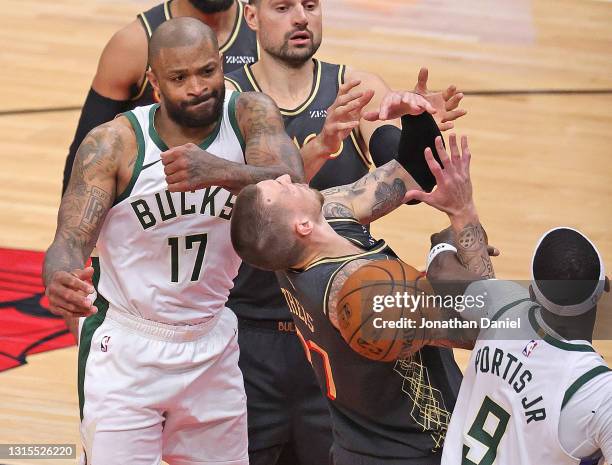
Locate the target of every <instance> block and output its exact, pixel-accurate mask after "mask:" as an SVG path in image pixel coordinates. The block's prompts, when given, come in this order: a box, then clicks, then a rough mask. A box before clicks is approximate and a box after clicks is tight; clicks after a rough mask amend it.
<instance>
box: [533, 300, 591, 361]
mask: <svg viewBox="0 0 612 465" xmlns="http://www.w3.org/2000/svg"><path fill="white" fill-rule="evenodd" d="M539 307H540V306H539V305H534V306H533V307H531V308H530V309H529V323H530V324H531V326H532V327H533V329H534V330H535V332H537V333H538V335H539V336H540V337H541V338H542V339H544V340H545V341H546V342H548V343H549V344H550V345H551V346H554V347H556V348H557V349H562V350H569V351H572V352H595V349H593V348H592V347H591V346H588V345H586V344H570V343H569V342H565V341H560V340H559V339H557V338H555V337H553V336H552V335H551V334H549V333H547V332H546V329H544V328H543V327H542V326H541V325H540V323H538V319H537V318H536V316H535V311H536V309H537V308H539Z"/></svg>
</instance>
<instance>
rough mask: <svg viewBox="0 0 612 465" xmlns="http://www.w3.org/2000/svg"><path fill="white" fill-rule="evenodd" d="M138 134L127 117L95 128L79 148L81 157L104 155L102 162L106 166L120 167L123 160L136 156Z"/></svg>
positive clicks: (120, 117)
mask: <svg viewBox="0 0 612 465" xmlns="http://www.w3.org/2000/svg"><path fill="white" fill-rule="evenodd" d="M136 152H137V143H136V134H135V132H134V129H133V128H132V126H131V124H130V122H129V121H128V119H127V118H126V117H125V116H119V117H117V118H115V119H114V120H112V121H109V122H107V123H104V124H101V125H100V126H97V127H95V128H93V129H92V130H91V131H89V133H88V134H87V136H86V137H85V139H84V140H83V143H82V144H81V147H79V152H78V154H80V156H81V157H82V158H83V157H84V158H87V157H90V156H92V154H97V155H104V159H101V162H103V164H105V165H106V166H109V167H110V166H119V164H120V163H121V161H122V160H124V159H126V158H128V157H133V156H135V154H136Z"/></svg>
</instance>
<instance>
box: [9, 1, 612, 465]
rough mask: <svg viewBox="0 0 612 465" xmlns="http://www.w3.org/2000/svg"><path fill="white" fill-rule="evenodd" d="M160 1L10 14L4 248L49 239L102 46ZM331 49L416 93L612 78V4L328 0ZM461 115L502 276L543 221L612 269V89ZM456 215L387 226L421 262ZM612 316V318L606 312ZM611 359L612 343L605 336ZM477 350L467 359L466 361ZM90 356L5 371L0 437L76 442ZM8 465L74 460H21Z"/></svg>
mask: <svg viewBox="0 0 612 465" xmlns="http://www.w3.org/2000/svg"><path fill="white" fill-rule="evenodd" d="M153 3H154V2H152V1H149V0H147V1H136V0H133V1H131V2H129V1H128V2H126V1H119V0H58V1H54V2H47V1H43V0H4V1H3V15H2V16H0V69H1V70H2V72H0V157H2V158H1V159H2V170H1V171H0V212H1V219H0V225H1V226H0V246H3V247H16V248H26V249H36V250H42V249H44V248H46V247H47V246H48V244H49V243H50V242H51V240H52V237H53V232H54V227H55V216H56V212H57V206H58V201H59V192H60V184H61V173H62V169H63V164H64V157H65V154H66V151H67V147H68V145H69V144H70V141H71V138H72V136H73V133H74V128H75V126H76V121H77V118H78V115H79V113H78V111H64V112H60V111H57V112H47V113H25V114H3V113H5V112H8V111H11V110H22V109H40V108H48V107H73V106H80V105H81V104H82V102H83V99H84V96H85V94H86V92H87V89H88V87H89V84H90V82H91V78H92V76H93V73H94V71H95V68H96V63H97V59H98V56H99V54H100V52H101V50H102V47H103V46H104V44H105V43H106V41H107V40H108V38H109V37H110V36H111V35H112V33H113V32H114V31H115V30H116V29H118V28H119V27H120V26H121V25H123V24H125V23H127V22H128V21H130V20H131V19H132V18H133V17H134V15H135V14H136V13H137V12H138V11H140V10H143V9H145V8H147V7H148V6H149V5H152V4H153ZM323 5H324V15H325V37H324V45H323V47H322V49H321V52H320V53H319V56H320V57H321V58H323V59H326V60H328V61H336V62H344V63H347V64H349V65H351V66H354V67H356V68H360V69H366V70H370V71H375V72H378V73H379V74H381V75H382V76H383V77H385V79H386V80H387V81H388V82H389V84H390V85H392V86H393V87H397V88H400V87H401V88H410V87H412V86H413V85H414V82H415V79H416V75H417V72H418V68H419V67H420V66H423V65H427V66H428V67H429V69H430V81H431V82H430V84H431V85H430V87H432V88H437V89H439V88H442V87H443V86H445V85H447V84H450V83H455V84H457V85H458V86H460V88H461V89H463V90H466V91H469V90H472V91H474V90H489V91H495V90H534V89H536V90H537V89H560V90H563V89H583V90H584V89H612V56H611V54H610V50H611V49H612V29H611V28H610V27H609V25H610V24H612V4H611V3H610V2H607V1H602V0H600V1H595V0H584V1H579V0H572V1H570V0H555V1H552V0H533V1H529V0H512V1H510V0H495V1H493V0H469V1H468V0H427V1H425V0H377V1H371V0H325V1H324V2H323ZM464 106H465V108H467V109H468V111H469V114H468V116H466V117H465V118H464V119H463V120H461V121H460V122H459V123H458V124H457V130H458V132H459V133H462V134H463V133H465V134H468V135H469V136H470V137H471V139H470V140H471V146H472V153H473V163H472V166H473V178H474V187H475V195H476V199H477V204H478V207H479V211H480V216H481V219H482V222H483V224H484V225H485V226H486V228H487V231H488V233H489V237H490V240H491V242H492V243H494V244H495V245H496V246H498V247H499V248H500V249H501V250H502V256H501V257H499V258H498V259H496V260H495V267H496V270H497V274H498V276H499V277H502V278H508V279H511V278H514V279H526V278H528V267H529V262H530V258H531V251H532V249H533V246H534V244H535V241H536V240H537V238H538V237H539V236H540V234H541V233H542V232H544V231H545V230H547V229H548V228H550V227H553V226H556V225H560V224H565V225H570V226H574V227H578V228H580V229H582V230H584V231H585V232H586V233H587V234H589V236H590V237H592V239H593V240H594V241H595V242H596V243H597V244H598V246H599V247H600V250H601V252H602V254H603V256H604V258H605V260H606V262H607V264H608V268H609V269H610V268H612V261H611V260H612V235H611V234H610V232H611V230H612V214H611V213H612V207H611V204H612V164H611V163H610V158H611V156H612V149H611V147H612V130H611V129H612V116H611V114H612V113H611V112H610V108H612V95H611V94H610V93H608V94H590V95H555V94H552V95H551V94H545V93H544V94H519V95H497V96H486V97H485V96H467V97H466V99H465V103H464ZM445 226H446V221H445V218H444V216H443V215H441V214H439V213H437V212H434V211H432V210H431V209H429V208H427V207H425V206H417V207H405V208H401V209H400V210H399V211H397V212H395V213H393V214H392V215H390V216H388V217H387V218H384V219H383V220H381V221H380V222H379V223H378V224H376V225H375V227H374V232H375V234H377V235H384V237H385V238H387V239H388V241H389V242H390V243H391V245H392V246H393V247H394V248H395V249H396V250H397V251H398V252H399V253H400V254H401V255H402V257H403V258H404V259H405V260H406V261H407V262H408V263H412V264H414V265H415V266H421V265H422V264H423V262H424V257H425V254H426V251H427V249H428V238H429V235H430V234H431V233H432V232H434V231H436V230H438V229H441V228H443V227H445ZM608 314H609V312H608ZM608 324H611V323H610V322H609V321H608ZM596 346H597V347H598V349H599V350H600V351H601V352H602V353H603V354H604V355H606V356H608V357H610V356H612V344H611V343H609V342H605V343H601V342H599V343H597V344H596ZM465 356H466V354H465V353H463V354H460V358H461V360H462V363H465ZM77 421H78V408H77V400H76V351H75V349H74V348H70V349H64V350H59V351H56V352H52V353H47V354H41V355H37V356H33V357H30V359H29V364H28V365H27V366H24V367H21V368H17V369H15V370H11V371H9V372H6V373H3V374H0V443H10V442H27V443H34V442H43V443H45V442H46V443H49V442H62V443H78V442H79V440H78V425H77ZM0 463H6V464H20V465H24V464H29V463H32V464H33V465H36V464H40V465H42V464H45V463H49V464H51V463H56V464H59V463H73V462H72V461H64V462H62V461H44V460H40V461H38V460H37V461H32V462H28V461H27V460H20V461H10V460H0Z"/></svg>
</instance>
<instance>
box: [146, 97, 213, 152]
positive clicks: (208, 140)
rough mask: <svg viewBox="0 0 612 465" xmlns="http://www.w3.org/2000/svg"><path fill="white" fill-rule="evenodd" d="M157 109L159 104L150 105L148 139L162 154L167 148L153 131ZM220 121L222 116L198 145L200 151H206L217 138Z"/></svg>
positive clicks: (154, 130) (155, 131)
mask: <svg viewBox="0 0 612 465" xmlns="http://www.w3.org/2000/svg"><path fill="white" fill-rule="evenodd" d="M158 108H159V103H156V104H155V105H152V106H151V109H150V110H149V137H150V138H151V140H152V141H153V142H154V143H155V145H157V148H158V149H159V150H161V151H162V152H165V151H166V150H168V146H167V145H166V143H165V142H164V141H163V140H162V138H161V137H159V134H158V133H157V129H155V112H156V111H157V109H158ZM222 121H223V114H222V115H221V118H219V120H218V121H217V124H216V126H215V128H214V129H213V131H212V132H211V133H210V134H209V135H208V136H207V137H206V139H204V140H203V141H202V142H201V143H199V144H198V147H200V148H201V149H202V150H206V149H207V148H208V147H210V144H212V143H213V142H214V140H215V139H216V138H217V136H218V135H219V131H220V130H221V122H222Z"/></svg>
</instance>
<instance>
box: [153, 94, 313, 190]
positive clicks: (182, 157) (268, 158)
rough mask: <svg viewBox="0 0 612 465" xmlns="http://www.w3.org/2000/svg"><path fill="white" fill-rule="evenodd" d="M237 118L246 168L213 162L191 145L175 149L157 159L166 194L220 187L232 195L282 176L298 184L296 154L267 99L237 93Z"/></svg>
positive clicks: (298, 159) (301, 174)
mask: <svg viewBox="0 0 612 465" xmlns="http://www.w3.org/2000/svg"><path fill="white" fill-rule="evenodd" d="M236 118H237V120H238V125H239V126H240V130H241V132H242V134H243V135H244V140H245V145H246V147H245V152H244V155H245V159H246V162H247V164H246V165H245V164H243V163H236V162H233V161H228V160H225V159H223V158H219V157H216V156H215V155H212V154H210V153H208V152H206V151H205V150H202V149H200V148H199V147H198V146H196V145H195V144H185V145H181V146H179V147H174V148H171V149H170V150H168V151H166V152H164V153H163V154H162V162H163V164H164V170H165V173H166V181H167V182H168V190H170V191H171V192H185V191H191V190H196V189H202V188H204V187H209V186H222V187H224V188H225V189H227V190H229V191H231V192H233V193H235V194H237V193H238V192H240V190H241V189H242V188H243V187H245V186H248V185H249V184H256V183H258V182H259V181H263V180H266V179H274V178H277V177H279V176H281V175H283V174H289V175H290V176H291V178H292V179H293V181H294V182H303V178H304V166H303V164H302V157H301V156H300V151H299V150H298V148H297V147H296V145H295V144H294V143H293V142H292V141H291V139H290V138H289V136H288V135H287V133H286V132H285V126H284V124H283V119H282V117H281V114H280V111H279V110H278V107H277V106H276V104H275V103H274V102H273V101H272V99H270V97H268V96H267V95H264V94H262V93H259V92H243V93H241V94H240V95H239V97H238V100H237V101H236Z"/></svg>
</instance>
